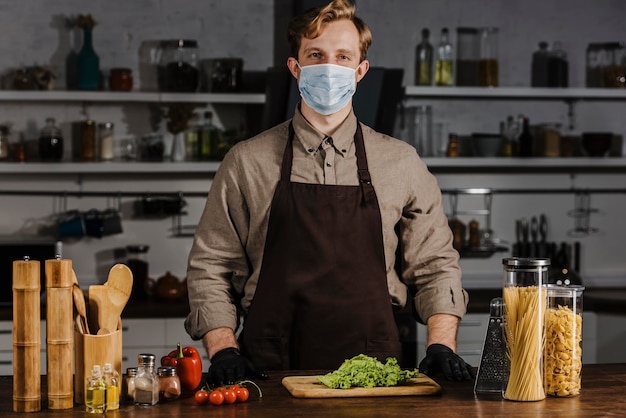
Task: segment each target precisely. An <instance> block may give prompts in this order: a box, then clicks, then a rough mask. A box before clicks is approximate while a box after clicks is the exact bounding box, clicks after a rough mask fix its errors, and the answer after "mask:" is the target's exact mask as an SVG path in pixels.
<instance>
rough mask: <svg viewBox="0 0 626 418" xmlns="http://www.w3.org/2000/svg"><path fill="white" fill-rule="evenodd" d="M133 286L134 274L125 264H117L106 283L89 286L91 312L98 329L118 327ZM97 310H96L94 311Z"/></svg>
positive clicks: (114, 328) (114, 329)
mask: <svg viewBox="0 0 626 418" xmlns="http://www.w3.org/2000/svg"><path fill="white" fill-rule="evenodd" d="M132 288H133V274H132V272H131V271H130V269H129V268H128V267H127V266H126V265H124V264H116V265H114V266H113V267H112V268H111V270H110V271H109V277H108V279H107V282H106V283H105V284H104V285H92V286H89V308H90V309H89V313H90V315H91V318H90V319H91V320H92V321H93V320H95V321H96V323H97V324H98V329H102V328H104V329H107V330H109V331H111V332H113V331H116V330H117V329H118V324H119V320H120V316H121V314H122V311H123V310H124V307H125V306H126V303H127V302H128V299H129V298H130V293H131V290H132ZM92 311H95V312H92Z"/></svg>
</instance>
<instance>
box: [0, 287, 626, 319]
mask: <svg viewBox="0 0 626 418" xmlns="http://www.w3.org/2000/svg"><path fill="white" fill-rule="evenodd" d="M468 293H469V305H468V312H469V313H488V312H489V302H491V299H493V298H495V297H500V296H502V289H498V288H496V289H469V290H468ZM583 310H585V311H590V312H602V313H613V314H621V315H623V314H626V288H624V287H619V288H604V287H598V288H588V289H585V292H584V293H583ZM403 312H409V313H410V309H408V308H407V309H405V310H404V311H403ZM188 313H189V303H188V302H187V299H179V300H173V301H161V300H155V299H146V300H137V301H131V302H129V303H128V305H126V308H124V312H123V313H122V318H133V319H140V318H184V317H186V316H187V314H188ZM45 315H46V310H45V307H44V306H42V309H41V317H42V319H44V318H45ZM12 319H13V308H12V307H11V306H0V321H10V320H12Z"/></svg>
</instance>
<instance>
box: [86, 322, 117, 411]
mask: <svg viewBox="0 0 626 418" xmlns="http://www.w3.org/2000/svg"><path fill="white" fill-rule="evenodd" d="M74 356H75V359H74V363H75V365H76V370H75V376H74V401H75V402H76V403H77V404H84V403H85V390H86V380H85V378H86V376H89V375H90V373H91V369H93V366H94V365H95V364H99V365H100V366H101V367H102V366H104V364H105V363H111V365H112V366H113V368H114V369H115V370H117V373H118V374H119V375H120V376H122V322H121V321H120V322H118V327H117V330H116V331H114V332H111V333H109V334H104V335H93V334H83V333H81V332H79V331H78V330H74Z"/></svg>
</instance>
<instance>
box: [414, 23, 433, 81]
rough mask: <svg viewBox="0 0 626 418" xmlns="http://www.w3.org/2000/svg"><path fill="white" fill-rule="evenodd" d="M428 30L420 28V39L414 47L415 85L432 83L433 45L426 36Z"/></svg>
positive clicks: (428, 35)
mask: <svg viewBox="0 0 626 418" xmlns="http://www.w3.org/2000/svg"><path fill="white" fill-rule="evenodd" d="M429 37H430V31H429V30H428V29H426V28H424V29H422V41H421V42H420V43H419V44H417V46H416V47H415V85H417V86H431V85H432V84H433V46H432V45H431V44H430V41H429V40H428V38H429Z"/></svg>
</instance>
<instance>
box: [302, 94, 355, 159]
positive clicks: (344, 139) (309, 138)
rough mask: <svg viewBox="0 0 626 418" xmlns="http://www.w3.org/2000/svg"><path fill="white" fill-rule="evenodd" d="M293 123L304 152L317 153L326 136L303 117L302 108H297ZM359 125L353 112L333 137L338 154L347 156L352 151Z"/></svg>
mask: <svg viewBox="0 0 626 418" xmlns="http://www.w3.org/2000/svg"><path fill="white" fill-rule="evenodd" d="M292 122H293V129H294V132H295V134H296V138H297V139H298V141H299V142H300V143H301V144H302V146H303V147H304V150H305V151H306V152H307V153H309V154H312V153H315V152H317V150H318V148H319V147H320V145H321V144H322V142H323V141H324V140H325V139H326V135H324V134H323V133H321V132H320V131H318V130H317V129H315V128H314V127H313V125H311V124H310V123H309V122H308V121H307V120H306V119H305V118H304V116H302V113H301V112H300V106H297V107H296V110H295V112H294V115H293V120H292ZM357 123H358V122H357V118H356V115H355V114H354V110H352V111H350V114H349V115H348V117H347V118H346V119H345V120H344V121H343V122H342V123H341V125H340V126H339V128H337V130H336V131H335V133H334V134H333V136H332V139H333V141H332V142H333V145H334V147H335V149H336V150H337V152H339V153H341V154H345V153H346V152H347V151H348V150H349V149H350V146H351V145H352V143H353V142H354V133H355V132H356V124H357Z"/></svg>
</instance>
